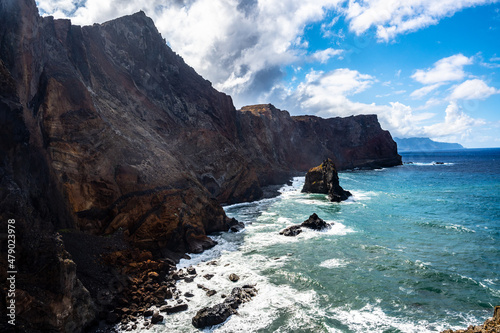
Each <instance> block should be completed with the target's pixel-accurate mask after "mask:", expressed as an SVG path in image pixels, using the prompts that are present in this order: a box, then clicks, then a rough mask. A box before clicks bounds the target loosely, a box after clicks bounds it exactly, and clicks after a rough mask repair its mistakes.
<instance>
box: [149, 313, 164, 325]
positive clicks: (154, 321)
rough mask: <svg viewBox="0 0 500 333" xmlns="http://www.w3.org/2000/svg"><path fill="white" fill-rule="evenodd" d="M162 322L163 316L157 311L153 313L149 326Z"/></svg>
mask: <svg viewBox="0 0 500 333" xmlns="http://www.w3.org/2000/svg"><path fill="white" fill-rule="evenodd" d="M162 321H163V316H162V315H161V314H160V313H159V312H158V311H155V312H154V313H153V316H152V317H151V324H157V323H159V322H162Z"/></svg>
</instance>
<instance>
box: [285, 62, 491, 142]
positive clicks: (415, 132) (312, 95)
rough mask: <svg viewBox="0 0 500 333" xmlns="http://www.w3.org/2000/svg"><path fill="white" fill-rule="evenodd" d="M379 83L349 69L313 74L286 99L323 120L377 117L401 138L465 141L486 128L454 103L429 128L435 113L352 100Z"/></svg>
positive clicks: (402, 105) (392, 103)
mask: <svg viewBox="0 0 500 333" xmlns="http://www.w3.org/2000/svg"><path fill="white" fill-rule="evenodd" d="M376 82H377V80H376V78H374V77H373V76H371V75H366V74H362V73H360V72H358V71H355V70H351V69H347V68H342V69H337V70H334V71H331V72H322V71H311V72H310V73H309V74H308V75H307V76H306V79H305V80H304V82H302V83H301V84H299V86H298V87H297V89H296V90H295V91H293V92H290V94H289V95H288V96H287V98H288V99H294V100H296V101H297V105H298V107H299V108H300V110H302V111H303V112H304V113H309V114H310V113H313V114H316V115H319V116H322V117H335V116H350V115H356V114H377V115H378V118H379V121H380V123H381V125H382V127H383V128H385V129H388V130H389V131H390V132H391V133H392V135H394V136H399V137H410V136H423V137H433V138H444V139H446V137H450V136H451V135H454V136H457V135H458V136H461V137H465V136H466V135H467V134H468V133H469V132H470V131H471V130H472V129H473V128H475V127H477V126H481V125H484V124H485V122H484V121H483V120H481V119H474V118H472V117H471V116H469V115H467V114H466V113H464V112H463V110H462V109H461V108H460V107H459V105H458V104H457V102H455V101H451V102H449V104H448V106H447V107H446V110H445V114H446V115H445V117H444V120H443V121H442V122H438V123H435V124H433V125H428V123H429V121H430V120H432V119H434V118H435V117H436V116H437V115H436V113H432V112H418V110H416V109H413V108H412V107H411V106H409V105H405V104H403V103H401V102H390V103H389V104H386V105H380V104H375V103H371V104H367V103H360V102H355V101H353V100H352V96H354V95H356V94H358V93H360V92H363V91H365V90H367V89H369V88H370V87H371V86H372V85H373V84H374V83H376Z"/></svg>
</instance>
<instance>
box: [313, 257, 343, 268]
mask: <svg viewBox="0 0 500 333" xmlns="http://www.w3.org/2000/svg"><path fill="white" fill-rule="evenodd" d="M348 264H349V261H347V260H345V259H337V258H333V259H328V260H325V261H323V262H322V263H321V264H319V266H320V267H325V268H338V267H344V266H347V265H348Z"/></svg>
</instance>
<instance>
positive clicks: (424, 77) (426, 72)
mask: <svg viewBox="0 0 500 333" xmlns="http://www.w3.org/2000/svg"><path fill="white" fill-rule="evenodd" d="M472 62H473V58H472V57H471V58H467V57H466V56H464V55H463V54H456V55H453V56H451V57H447V58H443V59H441V60H439V61H437V62H435V63H434V66H433V67H432V68H428V69H418V70H417V71H416V72H415V73H414V74H413V75H412V76H411V77H412V78H413V79H414V80H415V81H417V82H420V83H423V84H436V83H443V82H449V81H457V80H461V79H463V78H464V77H465V72H464V69H463V68H464V66H466V65H471V64H472Z"/></svg>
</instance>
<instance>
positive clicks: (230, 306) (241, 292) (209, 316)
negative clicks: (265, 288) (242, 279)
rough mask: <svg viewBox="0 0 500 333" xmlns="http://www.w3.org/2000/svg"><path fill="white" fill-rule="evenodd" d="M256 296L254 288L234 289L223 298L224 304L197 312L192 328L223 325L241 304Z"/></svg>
mask: <svg viewBox="0 0 500 333" xmlns="http://www.w3.org/2000/svg"><path fill="white" fill-rule="evenodd" d="M256 294H257V289H255V287H250V288H244V289H242V288H234V289H233V290H232V291H231V295H230V296H229V297H227V298H225V300H224V302H222V303H219V304H216V305H214V306H212V307H205V308H203V309H201V310H199V311H198V312H197V313H196V315H195V316H194V317H193V319H192V323H193V326H194V327H196V328H205V327H208V326H213V325H218V324H220V323H223V322H224V321H226V320H227V318H229V317H230V316H231V315H232V314H234V313H236V309H238V307H239V306H240V305H241V304H242V303H245V302H248V301H250V300H251V299H252V297H253V296H255V295H256Z"/></svg>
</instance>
